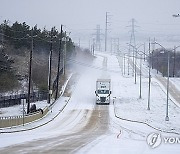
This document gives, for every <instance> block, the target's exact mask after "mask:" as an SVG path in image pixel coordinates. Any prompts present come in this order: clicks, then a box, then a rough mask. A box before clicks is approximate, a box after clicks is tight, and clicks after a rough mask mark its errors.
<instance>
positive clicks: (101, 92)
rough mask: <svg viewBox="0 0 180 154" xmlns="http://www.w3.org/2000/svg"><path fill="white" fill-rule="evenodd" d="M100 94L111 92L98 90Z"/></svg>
mask: <svg viewBox="0 0 180 154" xmlns="http://www.w3.org/2000/svg"><path fill="white" fill-rule="evenodd" d="M98 94H109V90H98Z"/></svg>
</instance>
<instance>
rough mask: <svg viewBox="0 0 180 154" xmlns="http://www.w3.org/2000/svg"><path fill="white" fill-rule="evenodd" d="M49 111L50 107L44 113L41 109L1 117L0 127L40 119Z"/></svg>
mask: <svg viewBox="0 0 180 154" xmlns="http://www.w3.org/2000/svg"><path fill="white" fill-rule="evenodd" d="M48 111H49V108H48V107H45V108H44V109H43V113H42V112H41V111H38V112H35V113H32V114H28V115H24V116H23V115H21V116H8V117H0V128H4V127H13V126H18V125H24V124H27V123H30V122H33V121H35V120H38V119H40V118H42V117H43V116H45V115H46V114H47V113H48Z"/></svg>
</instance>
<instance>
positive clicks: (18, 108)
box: [0, 100, 48, 117]
mask: <svg viewBox="0 0 180 154" xmlns="http://www.w3.org/2000/svg"><path fill="white" fill-rule="evenodd" d="M32 104H36V109H39V108H41V109H44V108H45V107H47V106H48V104H47V100H44V101H38V102H34V103H31V105H32ZM26 110H27V104H26V103H24V111H25V112H26ZM19 115H23V102H22V103H21V105H14V106H11V107H6V108H0V117H8V116H19Z"/></svg>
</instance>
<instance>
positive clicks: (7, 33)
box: [0, 20, 75, 92]
mask: <svg viewBox="0 0 180 154" xmlns="http://www.w3.org/2000/svg"><path fill="white" fill-rule="evenodd" d="M32 38H33V68H32V69H33V70H32V72H33V74H32V80H33V83H35V84H36V86H37V87H38V88H40V89H45V90H47V74H48V56H49V51H50V43H51V42H52V44H53V56H54V59H55V58H56V59H55V60H54V61H53V63H54V65H53V66H52V67H53V68H54V76H55V69H56V67H57V55H58V52H59V42H60V41H59V40H60V38H61V39H63V38H68V39H66V40H67V41H66V48H67V52H66V55H67V57H70V56H71V55H72V54H73V52H74V48H75V46H74V43H73V42H72V39H71V38H70V37H69V36H67V34H66V32H62V34H61V33H60V32H59V31H58V30H57V28H56V27H52V28H51V29H50V30H47V29H46V28H44V29H40V28H38V26H37V25H35V26H33V27H31V26H29V25H28V24H26V22H23V23H19V22H17V21H16V22H14V23H13V24H10V22H9V21H8V20H5V21H4V22H3V23H2V24H0V92H3V91H7V90H11V89H13V88H16V87H18V86H19V85H18V84H19V82H18V80H19V78H22V72H21V73H20V75H19V74H18V73H19V68H18V67H22V70H23V69H24V70H25V69H26V70H28V65H27V66H23V65H25V64H26V63H28V62H29V61H28V59H23V58H24V57H27V58H28V56H29V51H30V50H31V48H32ZM64 44H65V41H62V47H64ZM62 52H63V51H62ZM18 56H19V59H20V60H19V62H18V60H17V59H18V58H17V57H18ZM61 58H62V53H61ZM22 59H23V60H22ZM23 61H24V62H23ZM35 61H36V62H38V64H37V63H35ZM17 63H18V64H17ZM61 63H62V62H61ZM14 65H15V66H16V68H14ZM23 67H24V68H23ZM24 70H23V71H24ZM24 74H25V73H24ZM27 76H28V74H27V72H26V74H25V75H24V78H27ZM44 87H45V88H44Z"/></svg>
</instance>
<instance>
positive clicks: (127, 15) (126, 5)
mask: <svg viewBox="0 0 180 154" xmlns="http://www.w3.org/2000/svg"><path fill="white" fill-rule="evenodd" d="M106 12H109V14H110V15H111V16H110V17H109V21H110V24H109V29H111V30H110V34H109V35H114V34H116V35H121V34H122V33H127V34H128V31H129V30H130V28H128V27H127V26H128V25H131V23H130V21H131V19H132V18H134V19H135V20H136V25H137V26H139V27H137V28H136V31H137V33H139V34H148V35H149V34H151V35H156V34H167V35H168V34H173V35H178V36H180V17H179V18H173V17H172V15H173V14H178V13H180V0H0V21H1V22H2V20H5V19H8V20H10V21H11V22H15V21H19V22H24V21H25V22H26V23H27V24H29V25H32V26H33V25H35V24H37V25H38V27H40V28H43V27H44V26H46V28H48V29H49V28H50V27H52V26H56V27H57V28H58V29H59V27H60V24H63V25H66V30H68V31H71V35H73V37H81V36H80V35H81V34H82V33H84V34H93V33H95V30H94V29H95V28H96V25H98V24H99V25H100V26H101V29H102V33H104V27H105V13H106ZM77 34H79V35H77Z"/></svg>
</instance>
